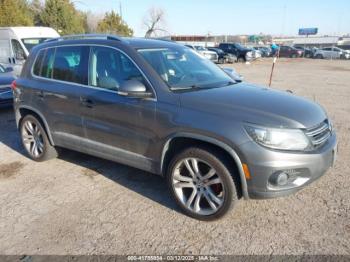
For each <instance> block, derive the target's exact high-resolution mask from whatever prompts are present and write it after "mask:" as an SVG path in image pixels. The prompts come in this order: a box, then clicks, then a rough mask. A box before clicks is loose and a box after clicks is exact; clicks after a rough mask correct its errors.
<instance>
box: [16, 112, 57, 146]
mask: <svg viewBox="0 0 350 262" xmlns="http://www.w3.org/2000/svg"><path fill="white" fill-rule="evenodd" d="M18 113H19V117H18V120H17V126H18V127H19V126H20V123H21V121H22V119H23V118H24V117H25V116H27V115H33V116H34V117H36V118H37V119H38V120H39V121H40V122H41V123H42V125H43V128H44V129H45V132H46V134H47V137H48V138H49V141H50V144H51V145H52V146H54V145H55V144H54V141H53V139H52V136H51V131H50V127H49V125H48V123H47V121H46V119H45V117H44V116H43V114H42V113H40V112H39V111H38V110H36V109H35V108H32V107H30V106H21V107H19V108H18Z"/></svg>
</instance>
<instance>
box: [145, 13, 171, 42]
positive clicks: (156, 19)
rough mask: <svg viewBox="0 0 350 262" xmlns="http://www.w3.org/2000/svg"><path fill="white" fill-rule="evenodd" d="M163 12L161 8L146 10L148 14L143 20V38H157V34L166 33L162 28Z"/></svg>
mask: <svg viewBox="0 0 350 262" xmlns="http://www.w3.org/2000/svg"><path fill="white" fill-rule="evenodd" d="M164 17H165V12H164V10H163V9H161V8H155V7H153V8H151V9H149V10H148V14H147V15H146V16H145V18H144V19H143V24H144V25H145V26H146V29H147V31H146V34H145V37H146V38H149V37H152V36H156V37H157V36H159V35H158V34H159V33H163V34H164V33H167V31H166V30H165V29H164V28H163V27H164V26H165V19H164Z"/></svg>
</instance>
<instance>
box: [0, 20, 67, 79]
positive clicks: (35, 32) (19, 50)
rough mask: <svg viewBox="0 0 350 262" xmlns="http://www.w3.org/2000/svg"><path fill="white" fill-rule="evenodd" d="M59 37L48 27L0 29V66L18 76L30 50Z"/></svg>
mask: <svg viewBox="0 0 350 262" xmlns="http://www.w3.org/2000/svg"><path fill="white" fill-rule="evenodd" d="M59 36H60V35H59V34H58V33H57V32H56V31H55V30H54V29H52V28H49V27H0V64H2V65H3V66H4V67H12V68H13V70H14V72H15V74H16V75H19V74H20V73H21V70H22V66H23V63H24V61H25V60H26V58H27V57H28V55H29V52H30V50H31V49H32V48H33V47H34V46H35V45H37V44H40V43H42V42H44V41H45V40H47V39H50V38H56V37H59Z"/></svg>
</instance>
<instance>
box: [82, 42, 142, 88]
mask: <svg viewBox="0 0 350 262" xmlns="http://www.w3.org/2000/svg"><path fill="white" fill-rule="evenodd" d="M89 64H90V66H89V84H90V85H91V86H95V87H100V88H105V89H109V90H118V88H119V87H120V86H121V85H122V84H123V83H124V82H125V81H128V80H138V81H140V82H142V83H143V84H144V85H145V86H147V84H146V82H145V80H144V77H143V76H142V73H141V72H140V70H139V69H138V68H137V67H136V66H135V64H134V63H133V62H132V61H131V60H130V59H129V58H128V57H127V56H125V55H124V54H123V53H121V52H119V51H118V50H115V49H112V48H108V47H92V50H91V56H90V62H89Z"/></svg>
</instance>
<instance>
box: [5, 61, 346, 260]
mask: <svg viewBox="0 0 350 262" xmlns="http://www.w3.org/2000/svg"><path fill="white" fill-rule="evenodd" d="M271 63H272V60H271V59H268V60H263V61H256V62H254V63H252V64H250V65H246V64H234V65H233V66H234V67H235V68H236V69H237V71H239V72H240V73H241V74H242V75H244V77H245V79H246V80H247V81H249V82H253V83H257V84H266V83H267V82H268V78H269V73H270V69H271ZM275 70H276V71H275V76H274V81H273V87H274V88H279V89H284V90H285V89H290V90H293V91H294V92H295V93H296V94H298V95H301V96H304V97H308V98H310V99H313V100H316V101H317V102H319V103H321V104H322V105H323V106H324V107H325V108H326V109H327V111H328V112H329V115H330V117H331V118H332V119H333V122H334V125H335V127H336V129H337V132H338V137H339V156H338V161H337V164H336V166H335V168H333V169H332V170H330V171H329V172H328V173H327V174H326V175H325V176H324V177H322V178H321V179H320V180H318V181H316V182H315V183H314V184H312V185H311V186H309V187H307V188H306V189H304V190H302V191H300V192H298V193H297V194H295V195H292V196H289V197H286V198H280V199H273V200H259V201H253V200H251V201H243V200H242V201H240V202H239V204H238V205H237V206H236V208H235V209H234V211H233V212H231V213H229V214H228V215H227V216H225V217H224V218H223V219H221V220H219V221H215V222H199V221H196V220H193V219H191V218H188V217H186V216H184V215H182V214H181V213H180V212H179V211H178V209H177V208H176V206H175V205H174V202H173V201H172V200H171V199H170V196H169V194H168V192H167V189H166V186H165V182H164V181H163V179H162V178H160V177H157V176H154V175H150V174H148V173H145V172H142V171H139V170H136V169H133V168H130V167H126V166H123V165H119V164H116V163H112V162H109V161H105V160H101V159H98V158H94V157H90V156H86V155H82V154H79V153H75V152H70V151H67V152H65V154H64V155H63V156H62V157H60V158H59V159H55V160H51V161H49V162H46V163H35V162H33V161H30V160H29V159H28V158H26V157H25V156H24V154H23V153H24V152H23V149H22V146H21V145H20V142H19V141H20V140H19V135H18V133H17V131H16V127H15V122H14V116H13V112H12V111H11V110H1V111H0V206H1V216H0V241H1V242H0V243H1V244H0V254H61V255H62V254H135V253H137V254H343V255H344V254H350V177H349V176H350V166H349V163H350V145H349V131H350V114H349V113H350V84H349V83H350V61H325V60H304V59H295V60H280V61H279V62H278V64H277V66H276V68H275Z"/></svg>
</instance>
